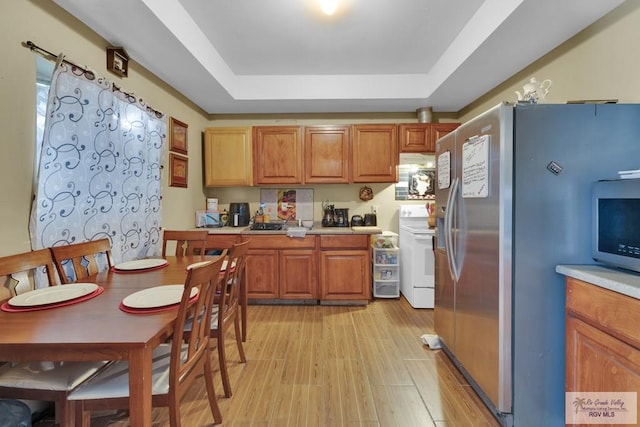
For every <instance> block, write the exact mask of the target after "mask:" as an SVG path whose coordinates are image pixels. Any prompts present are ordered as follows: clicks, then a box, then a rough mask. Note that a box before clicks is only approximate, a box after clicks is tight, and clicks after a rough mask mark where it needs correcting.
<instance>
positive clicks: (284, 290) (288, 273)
mask: <svg viewBox="0 0 640 427" xmlns="http://www.w3.org/2000/svg"><path fill="white" fill-rule="evenodd" d="M279 255H280V266H279V267H280V281H279V284H280V289H279V296H278V298H281V299H317V298H319V296H318V267H317V265H318V262H317V256H316V251H315V249H287V250H282V251H280V254H279Z"/></svg>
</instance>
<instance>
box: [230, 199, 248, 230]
mask: <svg viewBox="0 0 640 427" xmlns="http://www.w3.org/2000/svg"><path fill="white" fill-rule="evenodd" d="M250 218H251V213H250V211H249V203H230V204H229V225H230V226H232V227H246V226H247V225H249V219H250Z"/></svg>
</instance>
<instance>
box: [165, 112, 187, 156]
mask: <svg viewBox="0 0 640 427" xmlns="http://www.w3.org/2000/svg"><path fill="white" fill-rule="evenodd" d="M188 127H189V125H187V124H186V123H183V122H181V121H180V120H178V119H175V118H173V117H171V118H170V119H169V150H171V151H175V152H177V153H182V154H187V128H188Z"/></svg>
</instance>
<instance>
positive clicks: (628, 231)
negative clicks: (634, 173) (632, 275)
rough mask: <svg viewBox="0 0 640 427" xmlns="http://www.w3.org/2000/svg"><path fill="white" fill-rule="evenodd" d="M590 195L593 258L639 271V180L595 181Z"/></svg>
mask: <svg viewBox="0 0 640 427" xmlns="http://www.w3.org/2000/svg"><path fill="white" fill-rule="evenodd" d="M592 194H593V197H592V212H593V221H592V228H593V231H592V254H593V259H594V260H595V261H597V262H601V263H604V264H609V265H612V266H615V267H621V268H625V269H628V270H633V271H637V272H640V178H636V179H618V180H610V181H598V182H595V183H594V185H593V190H592Z"/></svg>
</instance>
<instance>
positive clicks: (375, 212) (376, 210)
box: [371, 205, 378, 215]
mask: <svg viewBox="0 0 640 427" xmlns="http://www.w3.org/2000/svg"><path fill="white" fill-rule="evenodd" d="M371 213H372V214H374V215H378V205H371Z"/></svg>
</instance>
